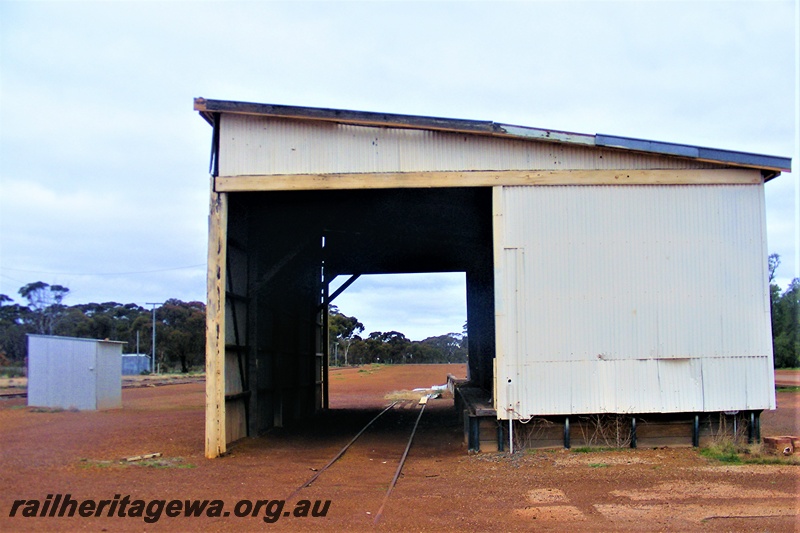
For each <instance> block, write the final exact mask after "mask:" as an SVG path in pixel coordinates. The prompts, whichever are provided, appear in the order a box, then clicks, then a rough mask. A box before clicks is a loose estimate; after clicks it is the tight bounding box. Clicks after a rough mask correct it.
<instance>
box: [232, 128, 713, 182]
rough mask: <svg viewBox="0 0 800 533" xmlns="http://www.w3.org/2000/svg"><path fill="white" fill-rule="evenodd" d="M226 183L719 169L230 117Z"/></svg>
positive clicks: (544, 146) (614, 154)
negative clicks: (259, 178)
mask: <svg viewBox="0 0 800 533" xmlns="http://www.w3.org/2000/svg"><path fill="white" fill-rule="evenodd" d="M220 149H221V150H220V153H221V154H222V155H221V157H220V175H223V176H239V175H263V174H311V173H323V174H325V173H344V172H412V171H427V170H429V171H451V170H452V171H456V170H529V169H530V170H566V169H599V170H604V169H609V170H610V169H630V170H635V169H676V168H718V165H713V164H711V163H702V162H698V161H689V160H681V159H676V158H668V157H661V156H657V155H646V154H635V153H631V152H625V151H621V150H609V149H600V148H591V147H581V146H572V145H565V144H558V143H554V142H541V141H539V142H534V141H523V140H513V139H508V138H494V137H488V136H478V135H467V134H456V133H449V132H439V131H426V130H412V129H402V128H376V127H368V126H352V125H343V124H335V123H331V122H321V121H298V120H285V119H279V118H269V117H256V116H244V115H223V117H222V129H221V135H220Z"/></svg>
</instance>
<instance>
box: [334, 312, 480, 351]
mask: <svg viewBox="0 0 800 533" xmlns="http://www.w3.org/2000/svg"><path fill="white" fill-rule="evenodd" d="M329 317H330V318H329V322H328V324H329V342H330V363H331V365H334V366H344V365H363V364H369V363H387V364H413V363H416V364H422V363H466V362H467V341H468V339H467V335H466V324H465V325H464V333H447V334H445V335H439V336H436V337H428V338H427V339H425V340H422V341H412V340H409V339H408V338H406V336H405V335H403V334H402V333H400V332H399V331H386V332H382V331H373V332H372V333H370V334H369V335H368V336H367V337H366V338H363V337H361V336H360V335H359V334H360V333H362V332H363V331H364V325H363V324H362V323H361V322H359V321H358V319H357V318H356V317H354V316H347V315H345V314H343V313H341V312H340V311H339V309H338V308H337V307H336V306H335V305H332V306H331V307H330V309H329Z"/></svg>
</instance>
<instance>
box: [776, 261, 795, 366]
mask: <svg viewBox="0 0 800 533" xmlns="http://www.w3.org/2000/svg"><path fill="white" fill-rule="evenodd" d="M780 264H781V258H780V256H779V255H778V254H772V255H770V256H769V283H770V285H769V288H770V309H771V311H772V352H773V354H774V356H775V368H797V367H800V278H794V279H793V280H792V282H791V283H790V284H789V286H788V287H787V288H786V290H785V291H783V292H781V288H780V286H779V285H777V284H775V283H773V281H774V279H775V269H777V268H778V265H780Z"/></svg>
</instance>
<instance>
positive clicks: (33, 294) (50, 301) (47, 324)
mask: <svg viewBox="0 0 800 533" xmlns="http://www.w3.org/2000/svg"><path fill="white" fill-rule="evenodd" d="M68 293H69V289H68V288H67V287H64V286H62V285H50V284H49V283H45V282H43V281H35V282H33V283H28V284H27V285H25V286H24V287H22V288H20V290H19V294H20V295H21V296H22V297H23V298H25V299H26V300H28V309H30V311H31V313H32V318H33V328H34V332H35V333H40V334H47V335H52V334H53V326H54V325H55V323H56V321H57V320H58V317H59V315H60V314H61V311H62V310H63V308H64V306H63V305H61V302H62V301H63V300H64V298H65V297H66V296H67V294H68Z"/></svg>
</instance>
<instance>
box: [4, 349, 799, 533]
mask: <svg viewBox="0 0 800 533" xmlns="http://www.w3.org/2000/svg"><path fill="white" fill-rule="evenodd" d="M448 372H451V373H454V374H456V375H463V373H464V367H463V365H419V366H417V365H408V366H384V367H379V368H375V367H366V368H362V369H345V370H339V369H334V370H332V371H331V374H330V376H331V392H332V398H331V407H332V409H331V411H329V412H328V413H327V414H325V415H320V416H318V417H315V418H314V419H313V420H311V421H310V423H306V424H304V425H302V426H299V427H297V428H292V429H279V430H273V431H271V432H269V433H268V434H267V435H265V436H263V437H261V438H257V439H245V440H243V441H240V442H239V443H237V444H235V445H234V446H232V447H231V450H230V451H231V453H230V454H229V455H227V456H226V457H223V458H220V459H215V460H207V459H205V458H204V457H203V431H204V428H203V424H204V412H203V402H204V385H203V384H202V383H199V382H198V383H189V384H181V385H170V386H164V387H144V388H130V389H124V390H123V392H122V396H123V408H122V409H117V410H112V411H103V412H86V411H83V412H71V411H60V412H37V411H38V410H35V409H31V408H27V407H25V400H24V399H7V400H2V401H0V487H2V488H0V531H31V530H37V531H39V530H60V531H75V530H80V531H82V530H90V531H118V530H124V531H128V530H130V531H156V530H170V531H174V530H180V531H185V530H209V531H258V530H266V529H278V530H284V531H285V530H291V531H295V530H312V529H313V530H325V531H334V530H335V531H341V530H359V531H361V530H372V529H375V526H374V525H373V519H374V516H375V513H376V511H377V510H378V508H379V507H380V505H381V503H382V501H383V499H384V494H385V492H386V489H387V486H388V483H389V480H390V479H391V477H392V475H393V474H394V472H395V469H396V466H397V462H398V459H399V457H400V455H401V454H402V452H403V449H404V447H405V443H406V441H407V439H408V434H409V432H410V428H411V426H412V425H413V423H414V420H415V419H416V415H417V413H418V410H417V408H416V407H415V406H411V405H410V403H409V405H407V406H406V407H405V408H400V409H393V410H391V411H389V412H388V413H387V414H386V415H385V416H384V417H383V418H381V419H380V420H378V422H376V423H375V426H374V427H373V428H371V429H370V430H368V431H367V432H366V433H365V434H364V435H363V436H362V437H361V439H360V440H359V441H358V442H357V443H356V445H355V446H354V447H353V448H352V449H351V450H350V451H348V453H347V454H345V455H344V456H343V457H342V459H341V460H340V461H339V462H338V463H337V464H336V465H334V466H333V467H332V468H331V470H330V471H328V472H326V473H325V474H323V475H322V476H321V477H320V478H319V479H318V480H317V481H316V482H315V483H314V484H313V485H312V486H310V487H308V488H306V489H303V490H302V491H301V492H300V493H299V494H298V495H297V496H294V497H293V498H291V499H288V501H287V504H286V507H285V508H284V510H287V509H288V510H291V509H293V508H294V505H295V503H296V502H298V501H299V500H301V499H309V500H316V499H321V500H331V504H330V508H329V510H328V513H327V516H325V517H324V518H323V517H306V518H297V517H293V516H288V517H281V518H280V519H279V520H278V521H277V522H275V523H273V524H268V523H265V522H264V521H263V520H262V517H263V516H264V512H261V513H260V514H259V516H256V517H243V518H238V517H235V516H233V513H231V515H230V516H228V517H224V516H223V517H218V518H213V517H212V518H209V517H200V518H186V517H176V518H170V517H167V516H165V515H162V516H161V518H160V520H158V521H157V522H155V523H146V522H144V521H143V519H142V518H137V517H118V516H113V517H107V516H102V517H90V518H81V517H77V516H76V517H72V518H69V517H64V518H58V517H54V518H49V517H48V518H32V517H22V516H19V514H20V513H21V511H18V513H17V514H18V516H15V517H9V513H10V510H11V508H12V505H13V502H14V500H18V499H39V500H44V499H45V498H46V496H47V495H48V494H56V493H62V494H63V493H69V494H71V497H72V498H73V499H76V500H85V499H90V498H93V499H97V500H99V499H112V498H114V496H115V495H116V494H119V495H121V496H125V495H130V497H131V499H132V500H135V499H142V500H151V499H165V500H172V499H181V500H184V499H188V498H197V499H220V500H224V502H225V509H226V510H229V511H232V510H233V508H234V506H235V505H236V503H237V502H238V501H239V500H244V499H249V500H258V499H270V500H275V499H287V498H288V496H289V495H290V494H291V493H292V492H293V491H294V489H296V488H297V487H298V486H300V485H301V484H302V483H303V482H305V481H306V480H307V479H308V478H309V477H310V476H311V475H313V474H314V471H315V469H319V468H320V467H322V466H323V465H324V464H325V463H326V462H327V461H328V460H329V459H330V458H331V457H333V455H334V454H335V453H336V452H337V451H338V450H339V449H340V448H341V447H342V446H343V445H344V444H345V443H346V442H347V441H349V440H350V438H352V436H353V435H354V434H355V433H356V431H358V429H360V428H361V426H362V425H363V424H364V423H366V421H368V420H369V419H370V418H372V417H373V416H374V415H375V414H376V413H377V412H378V411H379V410H380V408H381V407H382V406H384V405H387V401H386V400H385V399H384V395H385V394H386V393H389V392H392V391H395V390H402V389H410V388H414V387H429V386H431V385H437V384H443V383H444V382H445V379H446V375H447V373H448ZM799 398H800V393H797V392H781V393H778V409H777V410H776V411H773V412H767V413H764V414H763V415H762V431H763V434H764V435H777V434H795V435H797V434H800V424H798V416H797V415H798V412H800V411H799V408H800V406H799V405H798V399H799ZM462 440H463V436H462V428H461V427H460V426H459V425H458V423H457V420H456V417H455V413H454V411H453V408H452V400H447V399H438V400H431V402H430V403H429V406H428V407H427V408H426V410H425V412H424V413H423V416H422V418H421V422H420V425H419V428H418V430H417V437H416V439H415V441H414V444H413V446H412V448H411V451H410V454H409V458H408V461H407V462H406V466H405V469H404V471H403V475H402V476H401V477H400V479H399V481H398V483H397V486H396V488H395V490H394V492H393V493H392V496H391V498H390V499H389V500H388V503H387V504H386V507H385V509H384V512H383V516H382V519H381V521H380V523H379V524H378V526H377V529H379V530H387V531H409V530H413V531H431V530H445V531H452V530H476V531H490V530H491V531H497V530H505V531H511V530H514V531H521V530H531V529H536V530H545V531H563V530H566V529H569V530H575V531H608V530H622V531H641V530H667V531H689V530H691V531H707V530H708V531H794V530H796V529H797V528H798V516H799V515H800V500H798V493H799V491H798V489H799V488H800V466H791V465H726V464H724V463H720V462H716V461H714V460H711V459H707V458H705V457H703V456H701V455H700V454H699V453H698V452H697V451H695V450H693V449H691V448H672V449H638V450H618V451H598V452H592V453H576V452H574V451H573V452H569V451H564V450H558V451H538V452H527V453H517V454H515V455H513V456H509V455H507V454H502V453H498V454H480V455H467V454H466V452H465V449H464V447H463V444H462ZM150 452H161V453H162V454H163V455H162V457H160V458H159V459H157V460H153V461H150V462H149V463H148V464H149V466H146V465H142V464H140V463H131V464H128V463H121V462H120V461H119V460H120V458H122V457H129V456H133V455H139V454H144V453H150Z"/></svg>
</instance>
